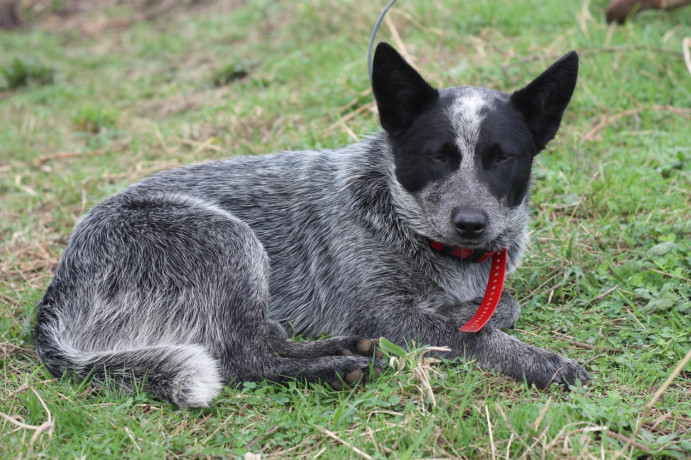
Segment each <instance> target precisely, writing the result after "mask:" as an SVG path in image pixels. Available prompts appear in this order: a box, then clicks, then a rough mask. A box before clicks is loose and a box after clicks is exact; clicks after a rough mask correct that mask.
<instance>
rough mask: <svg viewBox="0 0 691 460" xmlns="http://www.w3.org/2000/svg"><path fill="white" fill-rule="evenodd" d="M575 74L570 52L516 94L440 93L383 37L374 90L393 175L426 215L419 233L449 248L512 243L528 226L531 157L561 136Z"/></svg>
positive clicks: (573, 56) (477, 90) (468, 89)
mask: <svg viewBox="0 0 691 460" xmlns="http://www.w3.org/2000/svg"><path fill="white" fill-rule="evenodd" d="M577 74H578V56H577V54H576V53H575V52H570V53H568V54H567V55H565V56H564V57H562V58H561V59H559V60H558V61H557V62H556V63H554V64H553V65H552V66H551V67H550V68H549V69H547V70H546V71H545V72H544V73H542V75H540V76H539V77H537V78H536V79H535V80H533V81H532V82H531V83H530V84H528V85H527V86H526V87H525V88H523V89H521V90H519V91H516V92H515V93H513V94H511V95H508V94H504V93H501V92H498V91H494V90H490V89H484V88H475V87H469V86H459V87H453V88H446V89H442V90H437V89H435V88H433V87H432V86H430V85H429V84H428V83H427V82H426V81H425V80H424V79H423V78H422V77H421V76H420V74H418V73H417V72H416V71H415V69H413V68H412V67H411V66H410V65H409V64H408V63H407V62H406V61H405V60H404V59H403V58H402V57H401V56H400V55H399V54H398V53H397V52H396V51H395V50H394V49H393V48H392V47H391V46H390V45H388V44H387V43H380V44H379V46H378V47H377V50H376V53H375V56H374V62H373V72H372V88H373V90H374V95H375V98H376V100H377V106H378V108H379V116H380V120H381V124H382V126H383V128H384V129H385V130H386V132H387V133H388V136H389V139H390V141H391V146H392V149H393V156H394V162H395V174H396V179H397V181H398V182H399V183H400V185H401V188H402V189H403V191H404V193H405V194H407V195H409V198H411V199H409V200H406V201H408V202H410V203H415V205H416V206H417V208H418V209H417V211H418V212H417V213H418V214H420V215H422V216H423V217H422V218H421V219H416V221H417V222H416V229H415V230H416V231H418V232H419V233H420V234H422V235H424V236H426V237H428V238H430V239H434V240H439V241H442V242H444V243H446V244H450V245H457V246H465V247H469V248H486V249H490V250H496V249H499V248H501V247H507V246H509V245H510V244H511V243H512V242H513V240H514V238H515V236H516V233H518V232H523V231H524V228H525V220H526V209H525V207H526V202H527V198H526V197H527V193H528V188H529V186H530V171H531V167H532V162H533V157H534V156H535V155H537V154H538V153H539V152H540V151H541V150H543V149H544V148H545V146H546V145H547V143H548V142H549V141H550V140H551V139H552V138H553V137H554V136H555V135H556V133H557V130H558V129H559V124H560V122H561V118H562V115H563V113H564V110H565V109H566V106H567V105H568V103H569V100H570V99H571V95H572V93H573V90H574V87H575V85H576V78H577Z"/></svg>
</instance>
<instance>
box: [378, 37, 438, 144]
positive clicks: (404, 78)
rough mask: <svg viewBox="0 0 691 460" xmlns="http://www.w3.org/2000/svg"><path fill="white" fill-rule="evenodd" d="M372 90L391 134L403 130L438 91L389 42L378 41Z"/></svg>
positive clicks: (380, 117)
mask: <svg viewBox="0 0 691 460" xmlns="http://www.w3.org/2000/svg"><path fill="white" fill-rule="evenodd" d="M372 90H373V91H374V97H375V99H376V100H377V108H378V109H379V120H380V121H381V125H382V127H383V128H384V129H385V130H386V131H387V132H388V133H389V134H391V135H392V136H395V135H397V134H400V133H401V132H403V131H405V129H406V128H408V127H409V126H410V124H411V123H412V122H413V120H414V119H415V118H416V117H417V116H418V115H419V114H420V113H421V112H422V111H423V110H424V109H425V108H426V107H427V106H428V105H429V104H431V103H432V102H434V101H436V100H437V99H438V98H439V92H438V91H437V90H436V89H434V88H433V87H432V86H430V85H429V84H428V83H427V82H426V81H425V80H424V79H423V78H422V77H421V76H420V74H419V73H418V72H417V71H416V70H415V69H413V67H412V66H411V65H410V64H408V63H407V62H406V61H405V59H403V57H402V56H401V55H400V54H398V52H397V51H396V50H395V49H394V48H393V47H392V46H391V45H389V44H388V43H385V42H382V43H379V45H377V50H376V51H375V53H374V60H373V63H372Z"/></svg>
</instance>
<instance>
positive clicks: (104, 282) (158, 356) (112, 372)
mask: <svg viewBox="0 0 691 460" xmlns="http://www.w3.org/2000/svg"><path fill="white" fill-rule="evenodd" d="M269 301H270V296H269V262H268V256H267V254H266V252H265V251H264V249H263V247H262V245H261V243H260V242H259V240H258V239H257V237H256V235H255V234H254V232H253V231H252V230H251V229H250V227H249V226H248V225H247V224H245V223H244V222H242V221H240V220H239V219H237V218H236V217H234V216H233V215H231V214H229V213H228V212H226V211H223V210H222V209H220V208H218V207H217V206H215V205H213V204H210V203H206V202H203V201H201V200H198V199H195V198H191V197H187V196H182V195H147V194H142V193H136V191H130V192H126V193H123V194H121V195H116V196H115V197H113V198H112V199H110V200H107V201H106V202H104V203H102V204H101V205H99V206H97V207H96V208H94V209H93V210H92V211H91V212H90V213H89V214H88V215H87V216H86V217H85V218H84V219H83V220H82V221H81V223H80V224H79V225H78V226H77V228H76V229H75V232H74V233H73V235H72V238H71V240H70V244H68V247H67V248H66V249H65V252H64V254H63V258H62V260H61V261H60V264H59V266H58V269H57V271H56V275H55V278H54V280H53V282H52V283H51V285H50V286H49V288H48V290H47V291H46V294H45V295H44V298H43V299H42V300H41V303H40V304H39V315H38V316H39V319H38V326H37V333H36V351H37V353H38V355H39V357H41V359H42V360H43V361H44V362H45V363H46V366H47V367H48V369H49V370H50V372H51V373H52V374H53V375H54V376H56V377H59V376H60V375H62V374H63V373H65V372H68V373H70V372H71V373H74V374H75V375H76V376H77V377H81V378H83V377H85V376H87V375H92V376H93V377H94V379H95V380H97V381H98V380H104V379H106V378H107V377H112V378H113V381H115V382H116V383H119V384H120V385H121V386H122V387H123V388H124V389H126V390H127V389H132V387H133V386H135V385H136V384H137V383H144V386H143V388H144V389H147V390H149V391H151V392H153V393H154V394H155V395H157V396H158V397H160V398H162V399H166V400H168V401H171V402H173V403H175V404H177V405H180V406H205V405H208V404H209V403H210V401H211V400H212V399H213V398H214V397H215V396H216V395H218V393H219V392H220V390H221V388H222V383H232V382H235V383H237V382H241V381H247V380H261V379H268V380H276V381H284V380H289V379H292V378H298V379H302V380H307V381H311V382H317V381H320V380H321V381H325V382H333V381H337V380H338V379H339V376H342V377H343V378H350V379H354V377H353V375H351V374H352V373H353V372H355V376H357V375H358V374H359V375H363V374H364V373H365V372H366V370H367V368H368V366H369V364H370V361H371V360H370V359H368V358H365V357H350V356H337V357H336V356H334V357H326V358H317V359H314V360H305V359H298V358H295V357H282V356H280V354H279V352H280V351H281V350H282V349H283V348H284V347H282V346H277V344H278V345H280V344H281V343H285V337H283V336H282V334H279V333H278V332H277V331H276V330H275V328H272V327H270V326H269V324H268V322H267V320H266V308H267V306H268V304H269ZM348 376H350V377H348Z"/></svg>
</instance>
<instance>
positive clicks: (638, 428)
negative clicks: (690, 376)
mask: <svg viewBox="0 0 691 460" xmlns="http://www.w3.org/2000/svg"><path fill="white" fill-rule="evenodd" d="M690 361H691V349H690V350H689V351H688V352H687V353H686V356H684V357H683V358H682V360H681V361H680V362H679V364H677V367H675V368H674V370H673V371H672V373H671V374H669V377H667V379H666V380H665V382H664V383H663V384H662V386H661V387H660V388H659V389H658V390H657V391H656V392H655V394H654V395H653V397H652V398H650V401H648V404H646V405H645V407H644V408H643V413H642V414H641V415H640V417H639V418H638V423H636V429H635V430H633V434H632V435H631V437H630V438H628V441H626V444H625V445H624V447H622V448H621V450H620V451H619V452H617V453H616V454H615V455H614V460H616V459H617V458H619V457H621V456H622V455H624V452H625V451H626V450H627V449H628V448H629V447H631V446H632V445H634V444H633V443H634V442H635V439H636V437H637V436H638V433H639V432H640V431H641V428H642V427H643V423H644V422H645V419H646V418H647V417H648V415H649V414H650V409H652V408H653V406H654V405H655V403H656V402H657V400H658V399H660V397H661V396H662V394H663V393H664V392H665V391H667V388H669V386H670V385H671V384H672V382H673V381H674V379H675V378H677V376H678V375H679V374H681V371H683V370H684V368H685V367H686V365H687V364H688V363H689V362H690Z"/></svg>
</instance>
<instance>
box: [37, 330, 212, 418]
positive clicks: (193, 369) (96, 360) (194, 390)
mask: <svg viewBox="0 0 691 460" xmlns="http://www.w3.org/2000/svg"><path fill="white" fill-rule="evenodd" d="M69 342H70V341H69V340H66V339H65V338H64V337H63V334H61V333H60V332H59V331H58V330H55V329H54V328H51V327H50V326H49V325H47V324H45V323H43V324H41V322H40V321H39V327H38V329H37V331H36V354H37V355H38V357H39V358H40V359H41V360H42V361H43V362H44V363H45V365H46V368H47V369H48V371H49V372H50V373H51V375H53V376H54V377H61V376H62V375H64V374H72V375H74V376H75V377H76V378H77V379H79V380H83V379H85V378H91V379H93V380H94V381H95V383H96V382H107V381H112V382H114V383H116V384H117V385H118V386H120V387H121V388H123V389H125V390H127V391H132V390H133V389H134V388H135V387H136V386H138V385H140V386H141V388H142V389H144V390H146V391H150V392H151V393H153V394H154V395H156V396H157V397H158V398H161V399H164V400H167V401H170V402H172V403H173V404H176V405H178V406H180V407H206V406H208V405H209V403H210V402H211V400H213V399H214V398H215V397H216V396H218V395H219V393H220V392H221V390H222V388H223V379H222V378H221V374H220V371H219V367H218V361H217V360H216V359H214V358H213V357H212V356H211V354H210V353H209V352H208V350H207V349H206V348H205V347H203V346H202V345H197V344H182V345H181V344H161V345H153V346H143V347H137V348H131V349H114V350H111V351H84V350H78V349H76V348H75V347H73V346H72V344H70V343H69Z"/></svg>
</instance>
